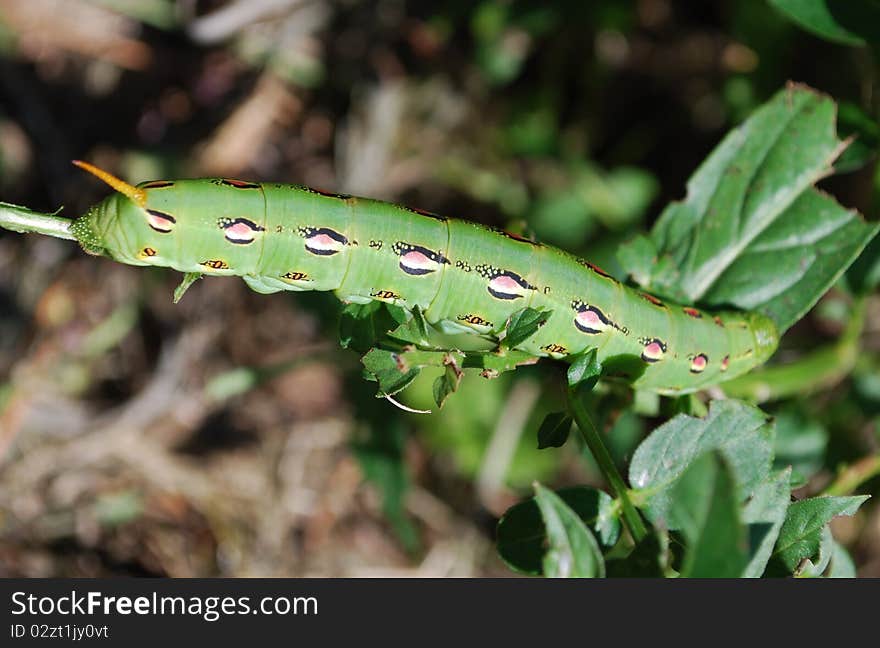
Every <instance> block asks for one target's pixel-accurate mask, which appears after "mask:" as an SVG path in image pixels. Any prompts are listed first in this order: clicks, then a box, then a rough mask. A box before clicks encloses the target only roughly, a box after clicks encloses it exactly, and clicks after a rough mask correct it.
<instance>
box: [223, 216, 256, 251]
mask: <svg viewBox="0 0 880 648" xmlns="http://www.w3.org/2000/svg"><path fill="white" fill-rule="evenodd" d="M220 227H222V228H223V235H224V236H225V237H226V240H227V241H229V242H230V243H235V244H237V245H247V244H248V243H253V242H254V239H255V238H256V236H257V233H258V232H262V231H263V228H262V227H260V226H259V225H257V224H256V223H255V222H253V221H251V220H248V219H247V218H236V219H233V220H230V219H221V220H220Z"/></svg>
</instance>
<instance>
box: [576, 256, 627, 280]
mask: <svg viewBox="0 0 880 648" xmlns="http://www.w3.org/2000/svg"><path fill="white" fill-rule="evenodd" d="M577 262H578V263H580V264H581V265H582V266H584V267H585V268H589V269H590V270H592V271H593V272H595V273H596V274H597V275H599V276H600V277H605V278H606V279H610V280H611V281H613V282H615V283H617V279H615V278H614V277H612V276H611V275H610V274H608V273H607V272H605V271H604V270H603V269H602V268H600V267H599V266H597V265H596V264H595V263H590V262H589V261H587V260H585V259H581V258H578V259H577Z"/></svg>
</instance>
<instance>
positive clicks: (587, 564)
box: [535, 482, 605, 578]
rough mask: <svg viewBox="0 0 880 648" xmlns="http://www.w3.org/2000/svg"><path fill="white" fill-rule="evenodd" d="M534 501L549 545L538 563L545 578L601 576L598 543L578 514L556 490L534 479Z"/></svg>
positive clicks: (601, 565) (601, 564) (602, 566)
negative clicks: (542, 521)
mask: <svg viewBox="0 0 880 648" xmlns="http://www.w3.org/2000/svg"><path fill="white" fill-rule="evenodd" d="M535 502H537V504H538V508H539V509H540V511H541V518H542V519H543V520H544V528H545V529H546V532H547V540H548V544H549V548H548V549H547V551H546V552H545V553H544V559H543V561H542V563H541V566H542V570H543V572H544V576H547V577H548V578H595V577H597V576H598V577H600V578H602V577H604V576H605V560H604V558H603V557H602V552H601V551H600V550H599V543H598V542H596V538H595V537H593V534H592V533H591V532H590V530H589V529H588V528H587V525H586V524H584V521H583V520H581V518H580V517H579V516H578V514H577V513H576V512H575V511H573V510H572V509H571V507H569V506H568V504H566V503H565V501H563V499H562V498H560V497H559V496H558V495H557V494H556V493H554V492H553V491H551V490H549V489H547V488H544V487H543V486H541V484H539V483H537V482H535Z"/></svg>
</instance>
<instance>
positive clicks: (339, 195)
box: [302, 187, 351, 200]
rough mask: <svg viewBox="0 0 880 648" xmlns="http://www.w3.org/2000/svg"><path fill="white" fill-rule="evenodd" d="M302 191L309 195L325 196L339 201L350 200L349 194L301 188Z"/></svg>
mask: <svg viewBox="0 0 880 648" xmlns="http://www.w3.org/2000/svg"><path fill="white" fill-rule="evenodd" d="M302 189H304V190H306V191H308V192H309V193H313V194H318V195H319V196H326V197H327V198H339V200H348V199H349V198H351V194H344V193H333V192H332V191H325V190H324V189H315V188H314V187H302Z"/></svg>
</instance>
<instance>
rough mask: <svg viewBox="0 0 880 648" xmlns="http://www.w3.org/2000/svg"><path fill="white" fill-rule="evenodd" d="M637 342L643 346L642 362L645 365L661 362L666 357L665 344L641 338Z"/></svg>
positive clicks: (657, 340) (657, 339)
mask: <svg viewBox="0 0 880 648" xmlns="http://www.w3.org/2000/svg"><path fill="white" fill-rule="evenodd" d="M639 342H641V343H642V344H644V345H645V346H644V348H643V349H642V360H644V361H645V362H647V363H653V362H657V361H659V360H662V359H663V356H664V355H666V343H665V342H664V341H663V340H661V339H659V338H641V339H640V340H639Z"/></svg>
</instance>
